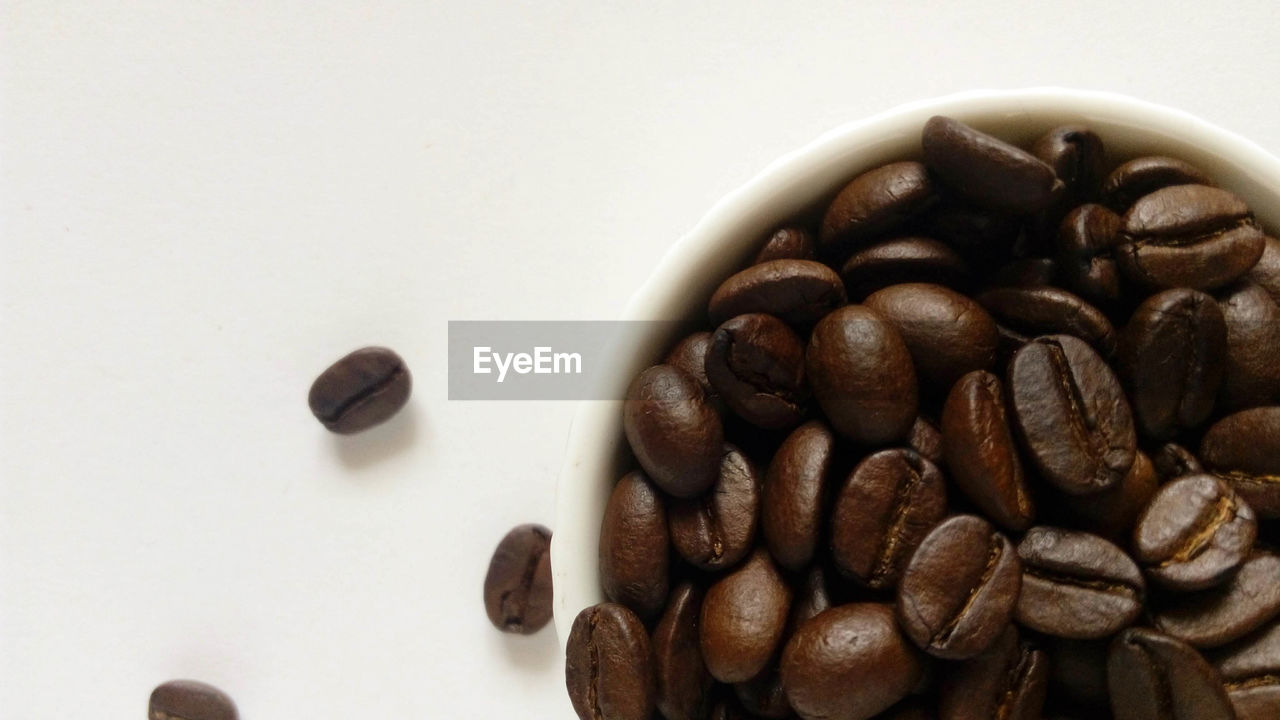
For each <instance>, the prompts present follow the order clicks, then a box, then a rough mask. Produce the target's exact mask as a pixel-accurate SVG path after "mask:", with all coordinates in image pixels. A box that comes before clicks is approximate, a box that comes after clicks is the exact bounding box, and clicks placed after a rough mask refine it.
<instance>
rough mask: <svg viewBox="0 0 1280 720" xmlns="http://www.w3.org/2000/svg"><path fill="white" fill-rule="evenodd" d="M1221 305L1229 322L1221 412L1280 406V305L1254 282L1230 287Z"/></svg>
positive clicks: (1222, 298) (1220, 398)
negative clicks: (1261, 406)
mask: <svg viewBox="0 0 1280 720" xmlns="http://www.w3.org/2000/svg"><path fill="white" fill-rule="evenodd" d="M1218 302H1219V304H1220V305H1221V307H1222V317H1223V319H1224V320H1225V321H1226V323H1227V370H1226V375H1225V377H1224V378H1223V380H1222V396H1221V397H1219V398H1218V403H1219V409H1220V410H1239V409H1241V408H1246V407H1254V406H1257V405H1273V404H1276V403H1280V362H1276V358H1277V357H1280V305H1277V304H1276V301H1274V300H1272V299H1271V296H1270V295H1268V294H1267V291H1266V290H1264V289H1263V288H1262V287H1261V286H1259V285H1254V284H1252V283H1240V284H1238V285H1236V286H1234V287H1232V288H1229V289H1228V290H1227V291H1226V293H1225V294H1224V295H1222V296H1221V297H1219V298H1218Z"/></svg>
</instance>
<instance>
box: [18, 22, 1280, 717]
mask: <svg viewBox="0 0 1280 720" xmlns="http://www.w3.org/2000/svg"><path fill="white" fill-rule="evenodd" d="M784 5H785V6H786V7H785V9H784V7H783V6H784ZM800 5H801V4H800V3H778V4H776V6H775V4H772V3H755V2H743V1H742V0H739V1H737V2H715V3H689V2H658V3H614V2H609V3H600V2H579V3H566V2H527V3H526V2H520V3H516V2H476V1H468V2H428V1H425V0H418V1H416V2H391V1H389V0H386V1H381V2H375V1H373V0H362V1H359V2H355V1H352V2H345V3H339V2H300V1H292V0H290V1H288V2H279V1H273V2H235V3H221V2H218V3H214V2H199V3H194V2H173V1H172V0H153V1H145V2H137V1H132V2H83V3H69V2H50V1H49V0H33V1H29V2H28V1H19V0H10V1H9V2H6V3H3V4H2V5H0V80H2V83H3V84H2V85H0V199H2V202H3V205H2V206H0V238H2V239H3V243H2V245H0V249H2V254H0V303H2V304H0V380H2V382H0V523H2V525H0V716H2V717H12V718H24V719H25V720H34V719H39V718H61V717H68V716H77V717H79V716H85V717H88V716H92V717H96V718H111V719H115V718H124V719H127V718H141V717H143V714H144V709H145V704H146V698H147V694H148V693H149V691H150V689H151V688H152V686H154V685H155V684H156V683H158V682H160V681H163V680H166V679H168V678H171V677H193V678H199V679H203V680H206V681H209V682H212V683H214V684H217V685H219V686H221V687H222V688H224V689H226V690H227V691H228V692H230V693H231V694H232V695H233V696H234V697H235V698H236V700H237V701H238V703H239V705H240V708H241V712H242V715H243V717H245V718H247V719H248V720H266V719H268V718H373V717H376V718H424V719H425V718H453V719H458V718H483V719H486V720H488V719H490V718H497V717H518V718H570V717H572V710H571V709H570V707H569V703H568V701H567V699H566V697H565V694H564V689H563V669H562V667H563V660H562V658H561V656H560V653H559V650H558V647H557V644H556V642H555V638H554V635H553V632H552V630H551V629H550V628H548V629H547V630H545V631H543V632H542V633H540V634H538V635H536V636H533V637H530V638H517V637H509V636H504V635H501V634H499V633H497V632H496V631H494V630H493V629H492V628H491V627H490V626H489V624H488V622H487V620H486V618H485V615H484V612H483V609H482V603H481V598H480V588H481V583H482V579H483V576H484V572H485V568H486V564H487V562H488V558H489V554H490V552H491V551H492V549H493V546H494V544H495V543H496V542H497V540H498V539H499V538H500V537H501V536H502V534H503V533H504V532H505V531H506V530H507V529H508V528H509V527H510V526H512V525H514V524H517V523H521V522H526V521H538V522H543V523H545V524H548V525H551V524H553V521H554V518H553V500H554V498H553V492H554V488H555V478H556V473H557V468H558V464H559V462H560V458H561V453H562V448H563V445H564V440H565V436H566V430H567V427H568V423H569V419H570V416H571V414H572V412H573V410H574V407H573V406H572V405H571V404H570V403H460V402H452V403H451V402H449V401H448V400H447V399H446V397H447V396H446V385H445V380H446V377H445V369H444V368H445V366H444V354H445V347H446V321H447V320H450V319H608V318H612V317H615V316H616V315H617V313H618V312H619V311H620V309H621V307H622V305H623V303H624V302H625V301H626V299H627V297H628V295H629V294H630V293H631V292H632V291H633V290H634V289H635V288H636V287H637V285H638V284H639V283H640V282H641V280H642V279H643V278H644V277H645V275H646V274H647V273H648V272H649V270H650V268H651V267H652V266H653V265H654V264H655V262H656V261H657V259H658V258H659V256H660V255H661V254H662V253H663V251H664V250H665V249H666V247H667V246H668V245H669V244H670V243H671V242H672V241H673V240H674V239H675V238H677V237H678V236H680V235H681V234H682V233H683V232H684V231H685V230H686V229H688V228H689V227H691V226H692V225H693V223H694V222H695V221H696V220H697V219H698V217H699V216H700V214H701V213H702V212H703V211H704V210H705V209H706V208H708V207H709V206H710V205H711V203H712V202H713V201H714V200H716V199H717V198H718V197H719V196H721V195H722V194H724V193H725V192H727V191H729V190H731V189H733V188H734V187H736V186H737V185H739V184H741V183H742V182H744V181H745V180H747V179H748V178H749V177H751V176H752V175H753V174H754V173H755V172H756V171H757V170H759V169H760V168H762V167H763V166H764V165H766V164H767V163H768V162H769V161H770V160H772V159H773V158H774V157H776V156H778V155H780V154H781V153H783V152H785V151H787V150H790V149H792V148H795V147H797V146H799V145H800V144H802V143H804V142H806V141H808V140H810V139H811V138H813V137H814V136H816V135H817V134H819V133H820V132H822V131H824V130H826V129H828V128H830V127H832V126H834V125H837V124H839V123H841V122H844V121H847V120H850V119H856V118H859V117H863V116H865V115H868V114H871V113H873V112H877V111H880V110H883V109H886V108H888V107H891V106H893V105H896V104H899V103H901V102H905V101H909V100H915V99H920V98H924V97H929V96H934V95H939V94H944V93H948V92H952V91H956V90H963V89H969V88H975V87H1018V86H1029V85H1044V84H1057V85H1067V86H1076V87H1082V88H1091V89H1103V90H1115V91H1120V92H1125V93H1129V94H1132V95H1136V96H1138V97H1142V98H1144V99H1148V100H1153V101H1156V102H1161V103H1165V104H1169V105H1173V106H1176V107H1180V108H1183V109H1185V110H1188V111H1191V112H1193V113H1196V114H1198V115H1201V116H1202V117H1205V118H1206V119H1208V120H1211V121H1213V122H1216V123H1218V124H1220V125H1223V126H1225V127H1227V128H1228V129H1231V130H1235V131H1237V132H1239V133H1241V134H1243V135H1246V136H1248V137H1250V138H1252V139H1254V140H1255V141H1257V142H1258V143H1260V144H1261V145H1262V146H1264V147H1266V148H1268V149H1269V150H1271V151H1273V152H1280V121H1278V119H1280V92H1277V91H1276V86H1275V72H1276V70H1277V69H1280V42H1277V40H1278V39H1280V38H1278V37H1277V24H1276V21H1275V15H1274V5H1273V4H1272V3H1270V2H1265V1H1258V0H1255V1H1253V2H1243V3H1233V4H1226V3H1203V2H1195V3H1192V2H1169V1H1168V0H1157V1H1155V2H1134V3H1114V2H1086V3H1072V4H1070V7H1068V6H1067V4H1065V3H1063V4H1061V6H1059V7H1056V8H1051V7H1048V6H1049V4H1048V3H1027V2H1021V1H1014V0H1000V1H999V2H989V3H984V4H981V5H982V7H981V8H980V7H979V4H978V3H961V2H955V3H946V4H945V7H944V4H943V3H903V2H884V1H877V2H849V3H836V2H811V3H804V4H803V7H796V6H800ZM946 7H950V9H946ZM984 8H985V9H984ZM370 343H382V344H386V345H390V346H392V347H394V348H397V349H398V350H399V351H400V352H401V353H402V354H403V355H404V356H405V357H406V359H407V360H408V362H409V363H410V366H411V368H412V370H413V373H414V377H415V381H416V384H415V391H414V396H413V399H412V401H411V404H410V407H409V408H408V411H407V412H405V413H404V414H403V415H402V416H400V417H399V418H397V419H396V420H395V421H393V422H392V423H390V424H389V425H386V426H384V427H382V428H380V429H378V430H376V431H373V432H370V433H368V434H366V435H363V436H357V437H352V438H337V437H334V436H331V435H329V434H328V433H326V432H324V431H323V430H322V429H321V427H320V426H319V425H318V424H317V423H316V422H315V421H314V420H313V419H312V418H311V416H310V414H309V413H308V411H307V408H306V404H305V395H306V391H307V388H308V386H309V384H310V382H311V380H312V378H313V377H314V376H315V374H316V373H317V372H319V371H320V370H322V369H323V368H324V367H325V366H326V365H327V364H328V363H329V362H330V361H332V360H333V359H336V358H337V357H338V356H340V355H342V354H343V353H345V352H346V351H348V350H351V349H354V348H355V347H358V346H361V345H364V344H370ZM85 711H88V712H85Z"/></svg>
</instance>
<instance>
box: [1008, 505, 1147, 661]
mask: <svg viewBox="0 0 1280 720" xmlns="http://www.w3.org/2000/svg"><path fill="white" fill-rule="evenodd" d="M1018 558H1019V559H1020V560H1021V561H1022V593H1021V594H1020V595H1019V596H1018V604H1017V607H1016V609H1015V615H1014V617H1015V618H1016V619H1017V621H1018V623H1019V624H1021V625H1022V626H1023V627H1026V628H1029V629H1031V630H1035V631H1036V632H1041V633H1044V634H1046V635H1056V636H1058V637H1065V638H1072V639H1076V640H1088V639H1094V638H1103V637H1108V636H1110V635H1114V634H1115V633H1117V632H1119V631H1120V630H1122V629H1124V628H1126V627H1128V626H1129V625H1131V624H1132V623H1133V621H1134V620H1136V619H1137V618H1138V616H1139V615H1140V614H1141V613H1142V605H1143V601H1144V596H1145V594H1146V587H1147V586H1146V583H1145V582H1143V580H1142V572H1141V571H1139V570H1138V566H1137V565H1134V564H1133V560H1130V559H1129V556H1128V555H1126V554H1125V553H1124V551H1123V550H1121V549H1120V548H1118V547H1116V546H1115V545H1112V544H1111V543H1109V542H1107V541H1106V540H1103V539H1102V538H1100V537H1098V536H1097V535H1090V534H1089V533H1083V532H1077V531H1074V530H1063V529H1061V528H1051V527H1044V526H1041V527H1033V528H1031V529H1030V530H1028V531H1027V534H1026V535H1025V536H1023V538H1022V542H1021V543H1020V544H1019V545H1018Z"/></svg>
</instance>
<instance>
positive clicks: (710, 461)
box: [622, 365, 724, 497]
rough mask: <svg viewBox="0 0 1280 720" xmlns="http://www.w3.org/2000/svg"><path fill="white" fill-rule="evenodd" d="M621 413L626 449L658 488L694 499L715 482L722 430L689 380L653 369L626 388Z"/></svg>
mask: <svg viewBox="0 0 1280 720" xmlns="http://www.w3.org/2000/svg"><path fill="white" fill-rule="evenodd" d="M622 412H623V414H622V427H623V430H624V431H625V432H626V435H627V441H628V442H629V443H630V444H631V450H632V451H633V452H634V453H635V455H636V460H637V461H639V463H640V467H642V468H644V471H645V472H646V473H648V475H649V477H651V478H653V481H654V482H656V483H657V484H658V486H659V487H661V488H662V489H663V490H665V491H667V492H668V493H670V494H672V495H675V496H676V497H696V496H698V495H701V494H702V493H704V492H706V490H707V488H709V487H711V484H712V483H714V482H715V480H716V475H717V473H718V471H719V469H720V456H721V452H722V446H723V444H724V428H723V426H722V425H721V423H720V416H719V415H718V414H717V413H716V411H715V408H714V407H712V405H711V403H710V402H709V401H708V398H707V394H706V392H704V391H703V389H702V386H701V385H699V384H698V381H697V379H696V378H694V376H692V375H690V374H688V373H686V372H684V371H683V370H678V369H676V368H674V367H672V366H671V365H655V366H653V367H651V368H649V369H648V370H645V371H644V372H642V373H640V375H639V376H637V377H636V379H635V381H634V382H633V383H631V387H630V388H628V390H627V399H626V401H625V402H624V403H623V411H622Z"/></svg>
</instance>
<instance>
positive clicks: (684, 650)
mask: <svg viewBox="0 0 1280 720" xmlns="http://www.w3.org/2000/svg"><path fill="white" fill-rule="evenodd" d="M701 614H702V591H701V590H699V589H698V588H697V587H696V586H694V585H693V584H692V583H687V582H686V583H684V584H682V585H681V586H680V587H677V588H676V589H675V590H674V591H672V593H671V600H670V601H669V602H668V603H667V609H666V611H665V612H664V613H663V614H662V619H661V620H659V621H658V625H657V627H655V628H654V629H653V638H652V641H651V645H652V647H653V670H654V679H655V681H656V683H655V698H656V700H657V706H658V711H659V712H661V713H662V716H663V717H664V718H666V719H667V720H703V718H705V717H706V716H707V712H708V710H709V709H710V707H711V686H712V682H713V681H712V679H711V673H709V672H707V665H706V663H705V662H703V660H702V647H701V645H700V644H699V642H698V622H699V619H700V615H701Z"/></svg>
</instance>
